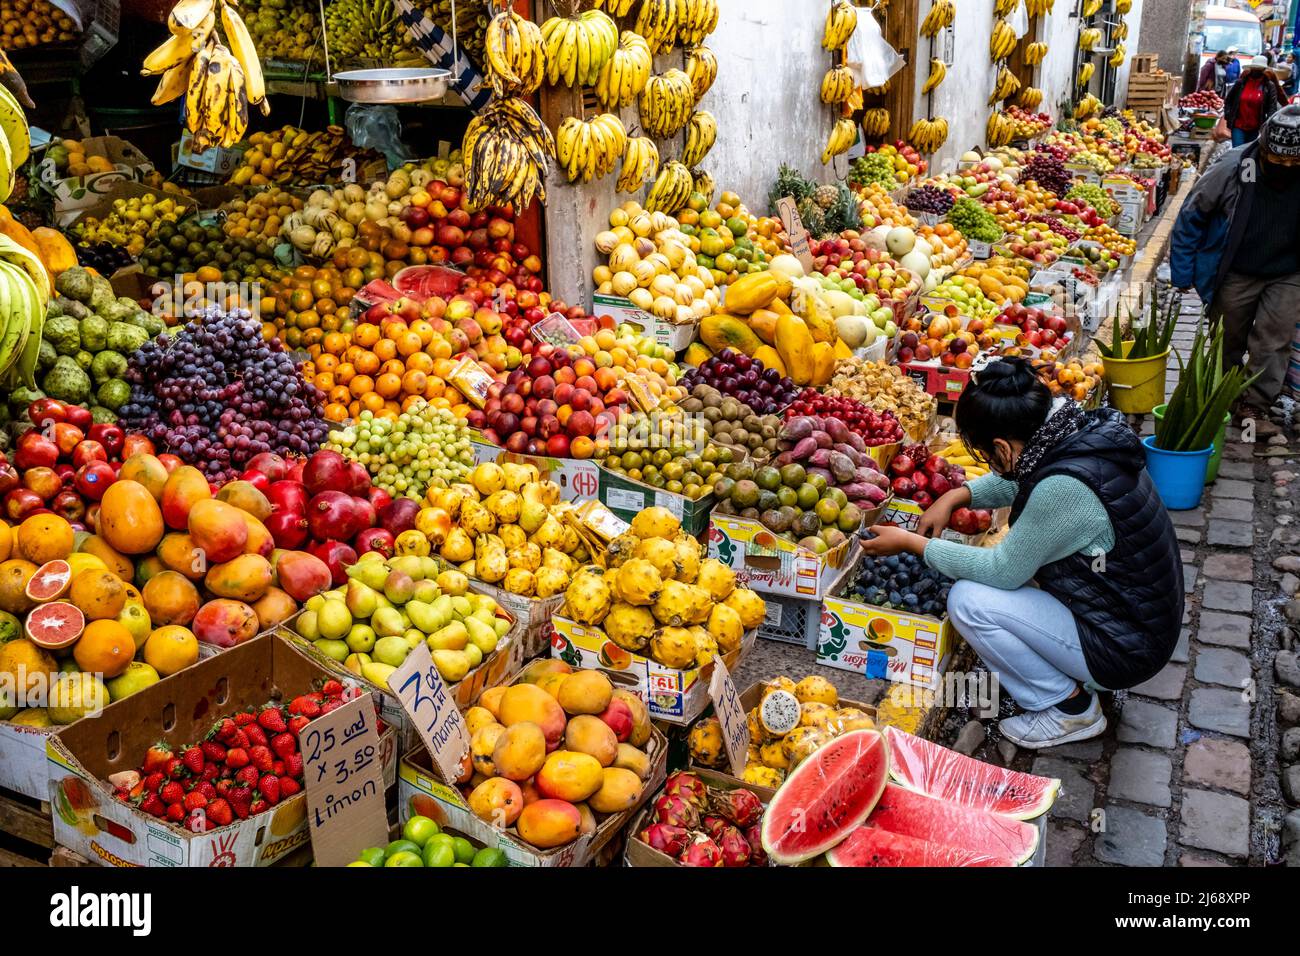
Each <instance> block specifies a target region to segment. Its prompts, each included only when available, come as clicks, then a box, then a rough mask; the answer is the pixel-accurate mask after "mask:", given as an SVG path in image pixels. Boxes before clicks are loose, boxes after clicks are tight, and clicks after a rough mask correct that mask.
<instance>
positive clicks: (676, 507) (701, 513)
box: [598, 465, 717, 536]
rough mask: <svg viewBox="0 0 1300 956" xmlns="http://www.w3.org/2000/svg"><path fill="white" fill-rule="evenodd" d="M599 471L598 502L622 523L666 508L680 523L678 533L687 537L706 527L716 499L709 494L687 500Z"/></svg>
mask: <svg viewBox="0 0 1300 956" xmlns="http://www.w3.org/2000/svg"><path fill="white" fill-rule="evenodd" d="M598 468H599V471H600V501H601V503H602V504H604V505H605V506H606V507H607V508H609V510H610V511H612V512H614V514H616V515H618V517H620V518H622V519H623V520H624V521H631V520H632V519H633V518H635V517H636V516H637V515H638V514H640V513H641V512H642V511H644V510H645V509H646V508H653V507H656V506H657V507H660V508H667V509H668V510H669V511H670V512H672V514H673V516H674V517H676V518H677V520H678V521H680V522H681V525H682V530H683V531H685V532H686V533H687V534H689V535H693V536H698V535H699V534H700V532H702V531H703V530H704V529H705V528H707V527H708V526H709V513H710V512H711V511H712V510H713V505H714V504H715V503H716V501H717V496H716V495H714V494H713V493H712V492H710V493H709V494H707V495H704V496H703V497H700V498H695V499H692V498H688V497H686V496H685V495H679V494H675V493H673V492H671V491H664V490H663V489H662V488H656V487H654V486H653V485H648V484H646V483H645V482H643V481H634V480H633V479H631V478H629V477H628V476H627V475H623V474H619V473H618V472H616V471H612V470H610V469H608V468H605V467H604V466H603V465H602V466H598Z"/></svg>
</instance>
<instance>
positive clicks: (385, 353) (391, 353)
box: [374, 338, 397, 362]
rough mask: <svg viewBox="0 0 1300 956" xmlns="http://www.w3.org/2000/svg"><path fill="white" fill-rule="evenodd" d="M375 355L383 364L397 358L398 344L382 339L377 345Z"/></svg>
mask: <svg viewBox="0 0 1300 956" xmlns="http://www.w3.org/2000/svg"><path fill="white" fill-rule="evenodd" d="M374 353H375V355H377V356H379V359H380V361H382V362H387V361H388V360H389V359H392V358H397V343H396V342H394V341H393V340H392V339H390V338H383V339H380V340H379V341H378V342H376V343H375V348H374Z"/></svg>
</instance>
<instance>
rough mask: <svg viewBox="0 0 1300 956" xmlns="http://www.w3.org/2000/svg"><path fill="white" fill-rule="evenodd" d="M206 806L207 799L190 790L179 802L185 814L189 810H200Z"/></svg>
mask: <svg viewBox="0 0 1300 956" xmlns="http://www.w3.org/2000/svg"><path fill="white" fill-rule="evenodd" d="M207 805H208V798H207V797H205V796H204V795H203V794H201V793H199V792H198V791H197V790H191V791H190V792H189V793H187V794H185V799H184V800H183V801H181V806H182V807H184V808H185V812H186V813H188V812H189V811H191V810H202V809H203V808H204V807H206V806H207Z"/></svg>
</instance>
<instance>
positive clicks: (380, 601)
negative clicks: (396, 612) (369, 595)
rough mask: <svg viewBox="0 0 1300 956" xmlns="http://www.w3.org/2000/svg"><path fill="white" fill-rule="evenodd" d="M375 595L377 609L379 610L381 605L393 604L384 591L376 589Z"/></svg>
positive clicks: (390, 605) (389, 605) (388, 605)
mask: <svg viewBox="0 0 1300 956" xmlns="http://www.w3.org/2000/svg"><path fill="white" fill-rule="evenodd" d="M374 595H375V610H379V609H380V608H381V607H392V606H393V602H392V601H390V600H388V598H386V597H384V592H383V591H375V592H374Z"/></svg>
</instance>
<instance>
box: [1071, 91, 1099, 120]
mask: <svg viewBox="0 0 1300 956" xmlns="http://www.w3.org/2000/svg"><path fill="white" fill-rule="evenodd" d="M1103 109H1105V106H1103V105H1102V102H1101V100H1099V99H1097V97H1095V96H1093V95H1092V94H1091V93H1089V94H1088V95H1087V96H1085V97H1084V98H1083V99H1081V100H1079V102H1078V103H1076V104H1075V105H1074V118H1075V119H1077V120H1085V119H1087V118H1088V117H1089V116H1092V115H1093V114H1095V113H1100V112H1101V111H1102V110H1103Z"/></svg>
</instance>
